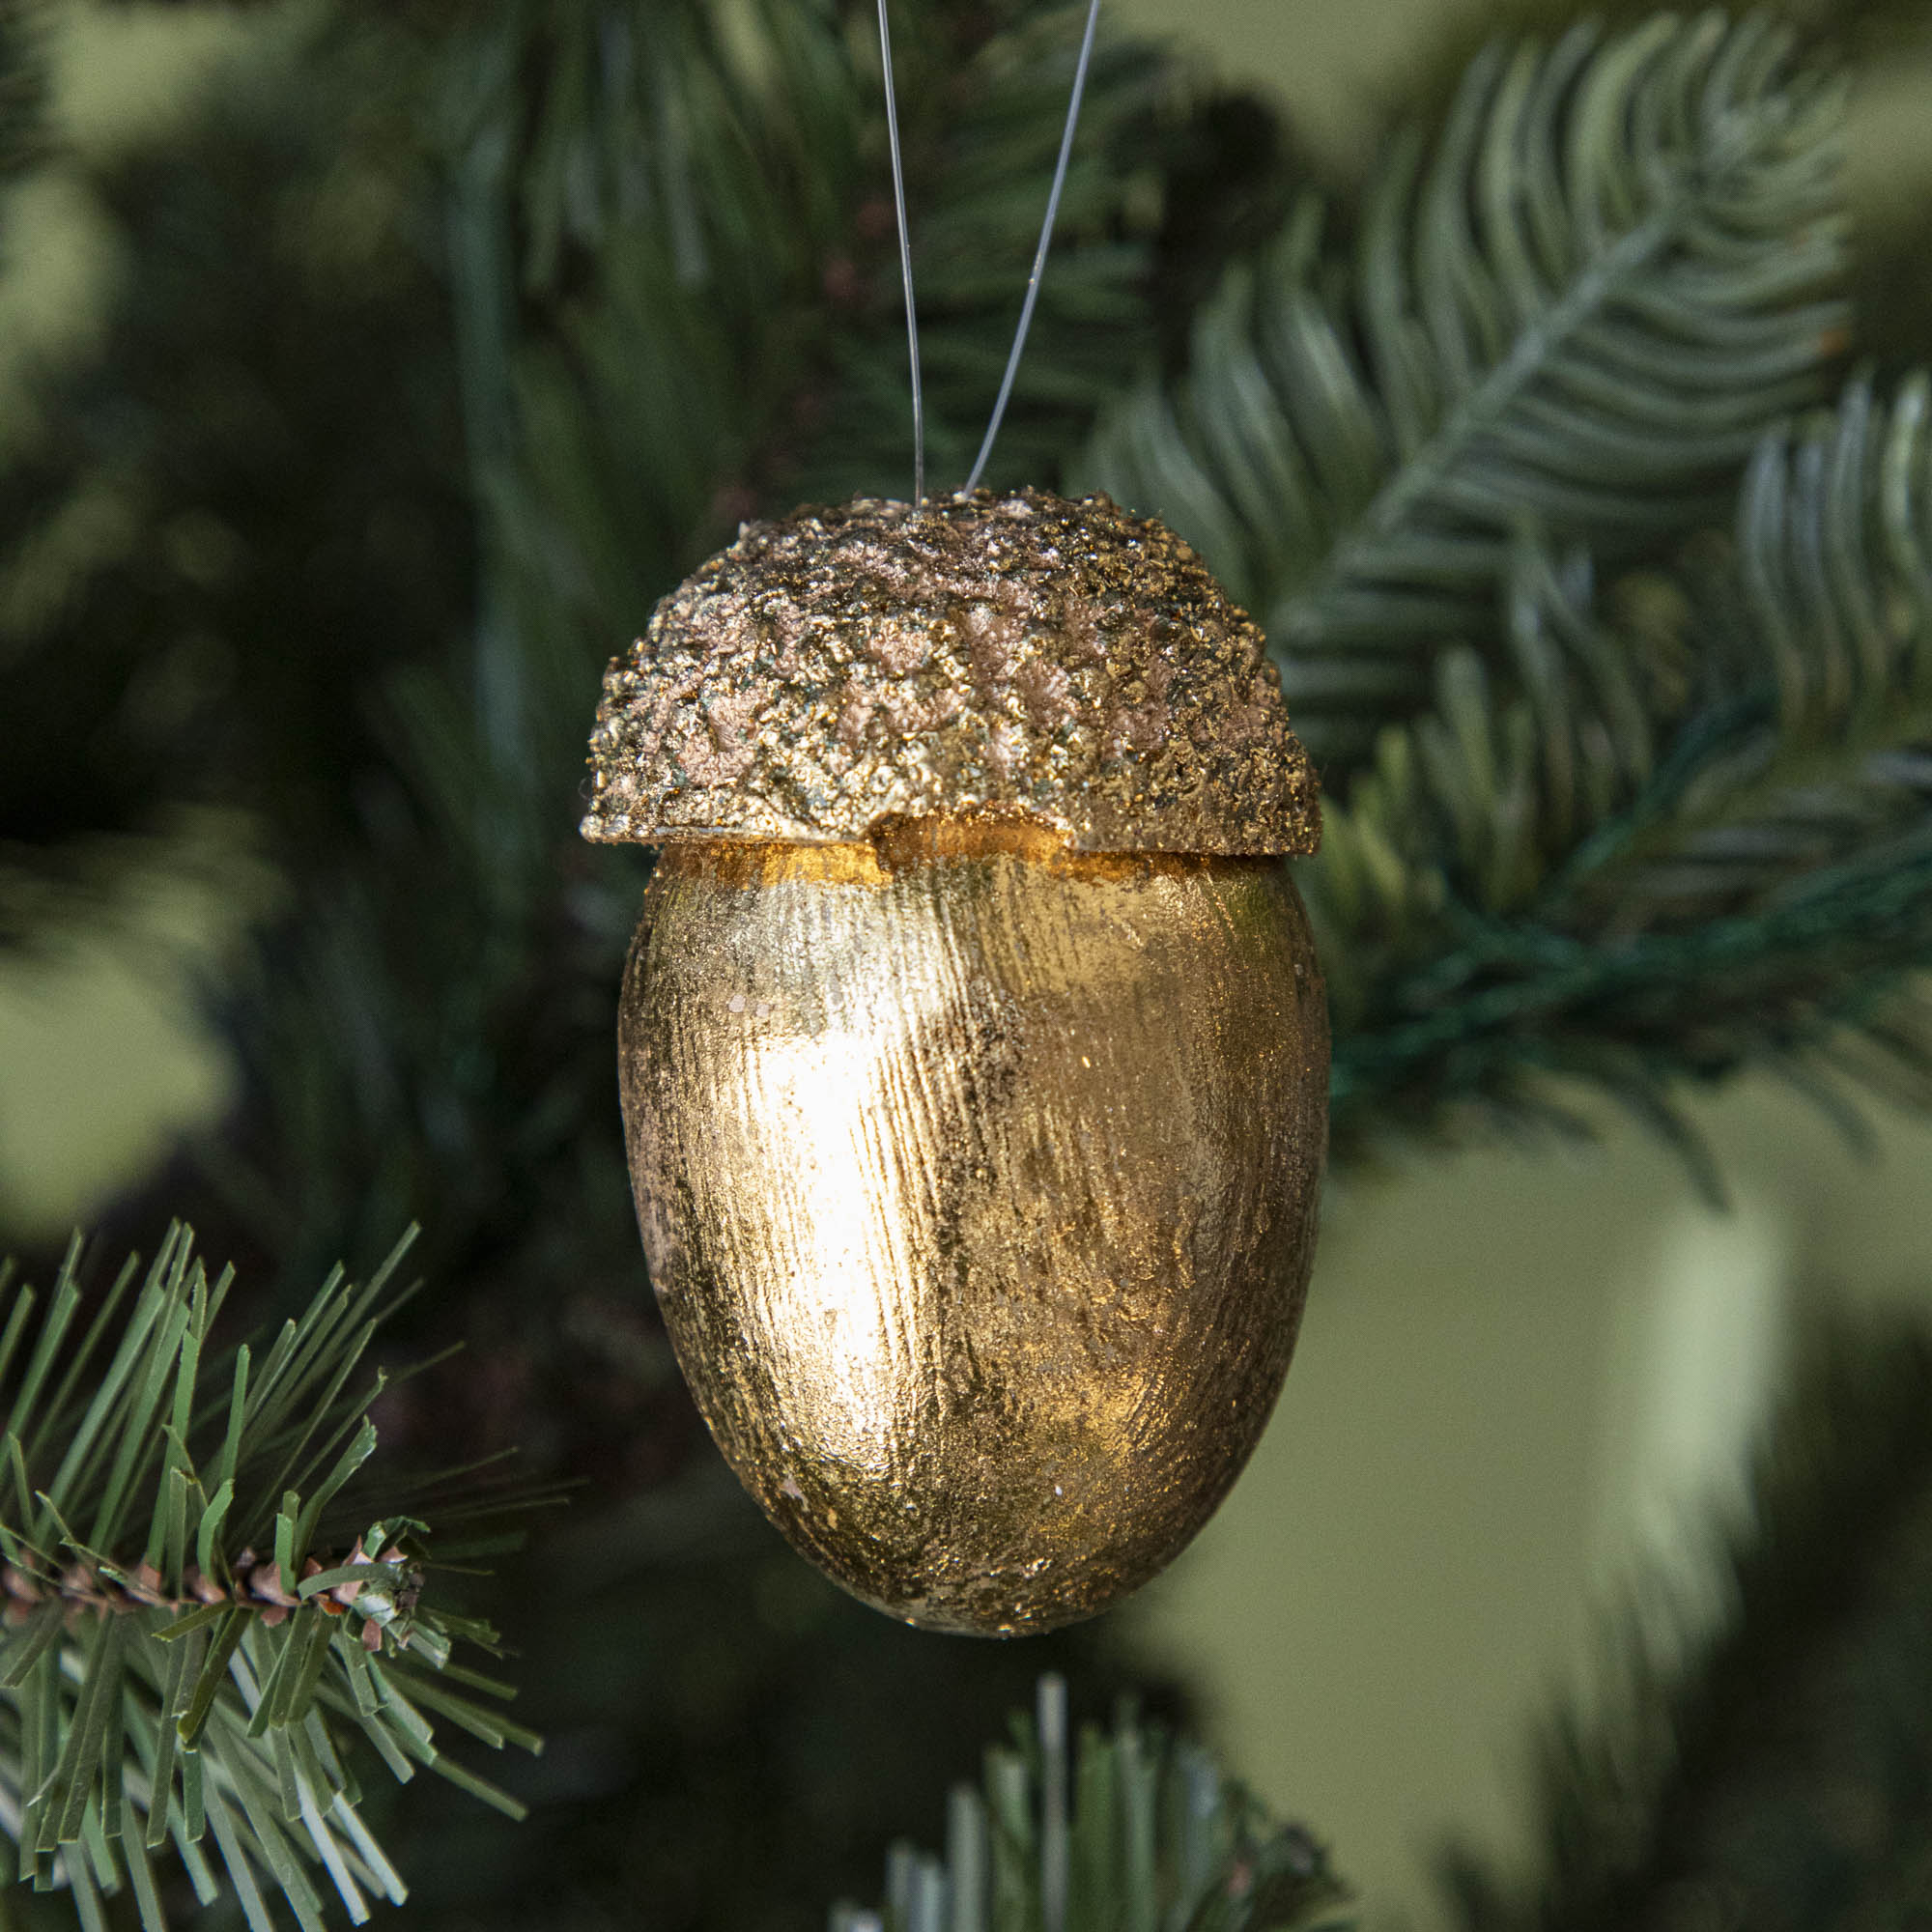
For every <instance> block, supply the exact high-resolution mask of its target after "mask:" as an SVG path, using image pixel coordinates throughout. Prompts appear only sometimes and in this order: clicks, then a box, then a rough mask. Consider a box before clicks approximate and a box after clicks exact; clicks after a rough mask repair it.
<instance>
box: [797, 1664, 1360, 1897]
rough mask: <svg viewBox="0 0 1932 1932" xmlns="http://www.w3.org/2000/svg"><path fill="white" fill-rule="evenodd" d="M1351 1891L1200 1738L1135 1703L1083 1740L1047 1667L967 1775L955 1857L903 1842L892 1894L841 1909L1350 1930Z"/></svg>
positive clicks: (959, 1800) (891, 1866)
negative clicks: (1135, 1708) (971, 1780)
mask: <svg viewBox="0 0 1932 1932" xmlns="http://www.w3.org/2000/svg"><path fill="white" fill-rule="evenodd" d="M1346 1904H1347V1892H1346V1890H1345V1889H1344V1888H1343V1886H1342V1885H1341V1884H1340V1882H1339V1881H1338V1880H1337V1879H1336V1878H1335V1876H1334V1874H1333V1873H1332V1872H1331V1871H1330V1870H1329V1868H1328V1862H1327V1858H1326V1856H1325V1854H1324V1853H1323V1852H1322V1849H1321V1846H1320V1845H1318V1844H1317V1843H1316V1841H1315V1840H1314V1839H1313V1838H1311V1837H1310V1836H1309V1835H1308V1833H1306V1832H1305V1831H1303V1830H1302V1829H1301V1828H1300V1827H1299V1826H1298V1825H1280V1824H1276V1823H1274V1822H1273V1821H1271V1820H1270V1819H1268V1818H1267V1817H1266V1816H1265V1814H1264V1812H1263V1811H1262V1809H1261V1807H1260V1806H1259V1805H1258V1804H1256V1803H1255V1801H1254V1800H1253V1799H1252V1798H1251V1797H1250V1796H1249V1795H1248V1793H1247V1792H1246V1791H1244V1790H1243V1789H1242V1788H1241V1786H1240V1785H1238V1784H1237V1783H1236V1782H1234V1781H1233V1780H1232V1779H1230V1778H1228V1777H1226V1776H1224V1775H1223V1774H1222V1772H1221V1770H1220V1768H1219V1767H1218V1766H1217V1765H1216V1764H1215V1763H1214V1760H1213V1759H1212V1758H1211V1757H1210V1756H1209V1755H1208V1752H1206V1751H1205V1750H1203V1749H1201V1748H1200V1747H1198V1746H1194V1745H1188V1744H1184V1743H1179V1742H1177V1741H1176V1740H1175V1739H1173V1738H1170V1737H1169V1736H1168V1735H1167V1734H1166V1733H1165V1732H1164V1731H1163V1730H1161V1729H1159V1728H1158V1727H1155V1726H1150V1725H1146V1724H1143V1723H1141V1722H1139V1721H1138V1720H1137V1719H1136V1718H1135V1717H1134V1716H1133V1714H1132V1713H1131V1712H1130V1711H1126V1710H1123V1711H1122V1712H1121V1713H1120V1715H1119V1716H1118V1717H1117V1718H1116V1719H1115V1722H1114V1725H1113V1728H1112V1729H1111V1730H1103V1729H1102V1728H1100V1727H1099V1726H1098V1725H1093V1724H1090V1725H1087V1726H1085V1727H1083V1728H1082V1730H1081V1732H1080V1736H1079V1738H1078V1740H1077V1741H1076V1742H1074V1743H1073V1744H1072V1746H1071V1747H1070V1748H1069V1742H1068V1735H1067V1718H1066V1686H1065V1681H1064V1680H1063V1679H1061V1678H1059V1677H1051V1676H1049V1677H1043V1678H1042V1679H1041V1680H1040V1683H1039V1691H1038V1698H1037V1710H1036V1716H1035V1718H1034V1719H1032V1720H1031V1721H1029V1720H1028V1719H1024V1718H1021V1717H1018V1716H1015V1717H1014V1719H1013V1743H1012V1744H1011V1745H1010V1746H1009V1747H997V1746H996V1747H993V1748H991V1749H989V1750H988V1751H987V1752H986V1768H985V1776H984V1778H983V1780H982V1782H981V1784H980V1787H979V1788H977V1789H976V1788H975V1787H974V1786H972V1785H968V1784H961V1785H956V1786H954V1788H953V1791H952V1804H951V1805H950V1807H949V1811H948V1816H947V1832H946V1852H945V1855H944V1856H943V1857H932V1856H929V1855H927V1854H925V1853H923V1852H920V1851H919V1850H917V1849H916V1848H915V1847H914V1846H912V1845H910V1844H905V1843H901V1844H897V1845H895V1846H894V1847H893V1850H892V1852H891V1853H890V1855H889V1856H888V1858H887V1861H886V1897H885V1900H884V1903H883V1904H882V1905H881V1907H880V1908H879V1909H878V1910H877V1911H871V1912H868V1911H863V1910H860V1909H859V1908H857V1907H854V1906H850V1905H842V1906H838V1907H835V1908H834V1910H833V1913H832V1918H831V1932H1344V1928H1345V1927H1347V1926H1348V1925H1350V1924H1351V1923H1352V1922H1353V1921H1352V1919H1351V1918H1350V1916H1349V1915H1348V1913H1347V1912H1346V1910H1345V1909H1344V1908H1345V1907H1346Z"/></svg>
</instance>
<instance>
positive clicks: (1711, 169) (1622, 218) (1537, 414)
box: [1078, 14, 1848, 792]
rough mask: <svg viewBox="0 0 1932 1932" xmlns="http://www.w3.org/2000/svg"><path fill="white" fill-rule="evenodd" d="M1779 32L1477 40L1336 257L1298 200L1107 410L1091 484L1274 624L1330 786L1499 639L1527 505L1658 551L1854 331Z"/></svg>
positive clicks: (1610, 548)
mask: <svg viewBox="0 0 1932 1932" xmlns="http://www.w3.org/2000/svg"><path fill="white" fill-rule="evenodd" d="M1785 47H1786V37H1784V36H1782V35H1780V34H1779V33H1778V32H1777V31H1776V29H1774V28H1773V27H1772V26H1770V24H1769V23H1768V22H1766V21H1765V20H1763V19H1762V18H1759V17H1755V16H1753V17H1751V18H1747V19H1745V20H1743V21H1740V22H1737V23H1735V24H1726V23H1725V22H1724V21H1723V20H1722V19H1721V17H1720V16H1718V15H1714V14H1706V15H1703V16H1701V17H1699V18H1698V19H1697V20H1695V21H1691V22H1683V21H1680V20H1678V19H1676V18H1675V17H1674V16H1670V15H1662V14H1660V15H1657V16H1655V17H1653V18H1652V19H1650V20H1648V21H1646V22H1645V23H1644V24H1643V25H1641V26H1639V27H1635V28H1633V29H1631V30H1628V31H1626V32H1624V33H1622V34H1619V35H1616V36H1612V37H1609V38H1607V39H1605V38H1604V37H1602V36H1601V35H1600V34H1599V33H1598V31H1597V30H1596V29H1594V28H1592V27H1590V26H1588V25H1579V26H1577V27H1574V28H1572V29H1571V30H1570V31H1569V32H1568V33H1567V34H1565V35H1564V36H1563V37H1562V39H1561V40H1560V41H1558V43H1556V44H1555V46H1553V47H1551V48H1548V49H1547V50H1546V49H1544V48H1541V47H1539V46H1538V45H1537V44H1536V43H1528V42H1526V43H1520V44H1518V45H1515V46H1510V45H1507V44H1503V43H1493V44H1492V45H1491V46H1490V47H1489V48H1488V49H1487V50H1486V51H1485V52H1484V53H1483V54H1482V55H1481V56H1480V57H1479V58H1478V59H1477V60H1476V61H1475V62H1473V63H1472V64H1471V66H1470V68H1469V69H1468V71H1467V72H1466V74H1465V76H1464V80H1463V87H1462V89H1461V91H1460V93H1459V95H1458V97H1457V99H1456V103H1455V105H1454V107H1453V109H1452V111H1451V113H1450V115H1449V119H1448V122H1447V125H1446V126H1445V128H1443V130H1442V132H1441V134H1440V136H1439V137H1438V139H1437V142H1436V145H1435V151H1434V153H1433V155H1432V156H1428V157H1427V162H1426V165H1425V156H1424V153H1423V149H1422V146H1421V143H1420V142H1419V141H1418V140H1417V139H1415V138H1413V137H1412V136H1405V137H1404V138H1402V139H1401V140H1399V141H1398V142H1397V143H1396V144H1395V147H1394V151H1393V153H1392V155H1391V156H1390V158H1389V160H1388V162H1387V163H1386V165H1385V166H1384V168H1383V171H1382V173H1381V176H1380V178H1379V180H1378V183H1377V184H1376V185H1375V186H1374V187H1373V188H1372V190H1371V192H1370V195H1369V198H1368V203H1367V208H1366V213H1365V219H1364V225H1363V231H1362V235H1361V239H1360V241H1359V244H1358V246H1357V249H1356V253H1355V258H1354V261H1353V263H1352V265H1350V267H1349V268H1348V269H1347V270H1344V268H1343V265H1341V264H1339V263H1335V262H1331V261H1329V260H1326V259H1324V256H1323V253H1322V250H1321V235H1320V230H1321V212H1320V210H1319V208H1317V207H1316V206H1315V205H1314V204H1313V203H1312V202H1311V203H1310V204H1308V205H1307V206H1306V207H1304V209H1303V210H1302V211H1301V212H1300V213H1299V214H1298V215H1297V216H1296V218H1295V219H1294V220H1293V222H1292V223H1291V224H1290V226H1289V227H1288V229H1287V230H1286V231H1285V232H1284V233H1283V235H1282V236H1281V237H1280V239H1279V240H1278V241H1277V242H1276V243H1275V244H1274V245H1273V247H1272V248H1271V249H1270V250H1268V251H1267V252H1266V253H1265V254H1264V256H1263V258H1262V259H1261V260H1259V261H1258V262H1257V263H1255V264H1254V265H1253V266H1252V267H1249V268H1243V269H1237V270H1235V271H1233V272H1232V273H1231V274H1230V277H1229V279H1228V282H1227V284H1226V286H1225V287H1224V288H1223V290H1222V292H1221V293H1220V295H1219V296H1218V297H1217V298H1216V299H1215V300H1214V301H1213V303H1212V304H1211V305H1210V306H1209V308H1208V312H1207V313H1206V315H1205V316H1204V317H1203V319H1202V321H1201V324H1200V326H1199V329H1198V332H1197V335H1196V339H1195V346H1194V354H1193V357H1192V360H1191V362H1190V365H1189V368H1188V371H1187V374H1186V377H1185V379H1184V381H1182V382H1181V383H1179V384H1178V385H1175V386H1173V387H1172V388H1169V387H1167V386H1165V385H1160V384H1150V385H1144V386H1143V387H1142V388H1141V390H1139V391H1138V392H1137V393H1136V394H1135V395H1133V396H1131V397H1130V398H1128V399H1127V400H1126V401H1125V402H1123V403H1122V406H1121V407H1120V408H1119V409H1118V410H1116V411H1113V412H1110V413H1109V415H1108V416H1107V417H1106V418H1105V419H1104V421H1103V423H1102V425H1101V427H1100V429H1099V431H1098V433H1097V434H1096V436H1095V439H1094V443H1093V444H1092V445H1091V447H1090V449H1089V451H1088V452H1087V455H1086V457H1085V458H1084V459H1083V461H1082V463H1081V464H1080V466H1079V469H1078V474H1079V477H1080V480H1081V481H1082V483H1083V484H1085V485H1087V486H1092V487H1099V488H1104V489H1106V490H1108V491H1109V492H1111V493H1112V494H1113V495H1115V496H1116V497H1120V498H1121V499H1122V500H1123V501H1126V502H1128V503H1131V504H1133V505H1134V506H1135V507H1137V508H1141V509H1147V510H1154V511H1157V512H1159V513H1160V514H1162V515H1163V516H1165V517H1166V518H1167V519H1168V521H1169V522H1171V523H1173V524H1174V525H1175V526H1176V527H1177V528H1179V530H1180V531H1181V532H1182V533H1183V534H1185V535H1187V536H1189V537H1191V538H1192V539H1193V540H1194V541H1195V542H1196V543H1197V544H1198V545H1199V546H1200V548H1201V549H1202V551H1203V553H1204V554H1205V555H1206V556H1207V557H1208V561H1209V563H1210V564H1211V565H1212V567H1213V568H1214V569H1215V570H1216V572H1217V573H1218V574H1219V575H1220V576H1221V577H1222V579H1223V581H1224V582H1227V583H1228V585H1229V587H1230V589H1231V590H1232V591H1233V593H1234V594H1235V595H1236V598H1237V599H1239V600H1240V601H1241V602H1243V603H1245V604H1247V605H1248V606H1249V608H1251V609H1252V610H1253V611H1255V612H1256V614H1257V615H1258V616H1259V617H1260V618H1261V619H1262V622H1263V627H1264V630H1265V631H1266V632H1267V634H1268V637H1269V639H1270V643H1271V647H1272V649H1273V650H1274V652H1275V654H1276V656H1277V659H1278V661H1279V663H1280V665H1281V668H1282V676H1283V687H1284V689H1285V691H1286V692H1287V695H1288V698H1289V703H1290V707H1291V709H1292V711H1293V714H1294V717H1295V724H1296V729H1297V731H1298V732H1299V733H1300V735H1301V736H1302V737H1303V739H1304V740H1305V741H1306V742H1307V744H1308V745H1309V747H1310V749H1311V751H1313V752H1314V753H1315V754H1316V756H1317V757H1318V759H1319V760H1320V761H1321V763H1322V765H1323V768H1324V771H1325V772H1326V774H1327V775H1328V779H1329V783H1330V787H1331V789H1339V790H1341V791H1343V792H1346V789H1347V784H1348V774H1349V767H1350V765H1351V764H1352V763H1354V762H1356V761H1359V760H1360V759H1361V758H1362V756H1363V755H1364V754H1365V753H1366V752H1367V750H1368V748H1369V746H1370V744H1371V743H1372V740H1373V735H1374V732H1375V731H1376V729H1377V728H1378V725H1380V724H1381V723H1383V722H1386V721H1388V720H1390V719H1392V718H1400V717H1403V716H1406V715H1410V714H1412V713H1413V712H1414V711H1416V710H1417V709H1420V708H1422V707H1424V706H1426V704H1427V703H1428V701H1429V697H1430V694H1431V688H1432V685H1433V683H1434V667H1435V662H1436V660H1437V658H1438V656H1439V654H1440V652H1441V651H1442V650H1443V649H1445V648H1447V647H1448V646H1449V645H1451V644H1452V643H1455V642H1457V641H1459V640H1461V641H1466V642H1467V643H1469V644H1471V645H1473V646H1474V647H1475V648H1477V649H1478V650H1479V651H1480V652H1481V653H1482V654H1483V655H1484V656H1485V657H1486V658H1488V659H1490V660H1491V661H1492V662H1493V663H1496V664H1498V665H1500V664H1503V663H1506V662H1507V659H1508V650H1507V640H1506V637H1505V628H1506V612H1507V602H1506V591H1507V586H1508V582H1509V578H1510V570H1511V557H1512V554H1513V547H1514V545H1513V540H1514V539H1515V538H1516V537H1517V536H1518V535H1519V534H1520V532H1522V531H1523V530H1525V529H1529V530H1534V531H1536V532H1539V533H1540V534H1541V535H1542V536H1543V537H1544V538H1545V539H1546V540H1548V541H1549V542H1551V543H1553V544H1557V545H1560V544H1562V543H1563V542H1564V541H1565V540H1567V539H1572V538H1577V539H1583V540H1586V541H1587V542H1588V543H1589V544H1590V545H1591V546H1592V547H1593V548H1594V549H1596V550H1598V551H1601V552H1604V553H1605V554H1617V553H1622V554H1631V553H1632V552H1634V551H1641V550H1643V549H1645V548H1646V547H1650V546H1654V545H1655V544H1656V543H1657V541H1658V540H1659V538H1660V537H1668V536H1669V535H1670V533H1672V532H1674V531H1677V530H1681V529H1683V528H1685V527H1687V526H1690V525H1692V524H1694V523H1695V522H1696V521H1698V520H1699V518H1700V517H1701V516H1703V515H1706V514H1708V513H1710V512H1711V511H1713V510H1714V509H1716V508H1718V507H1719V505H1721V503H1722V502H1723V501H1724V500H1725V499H1726V498H1727V497H1728V493H1729V489H1730V487H1731V480H1732V478H1733V477H1734V476H1735V474H1736V471H1737V469H1738V467H1739V465H1740V464H1741V463H1742V462H1743V461H1744V459H1745V457H1746V456H1747V454H1748V452H1749V451H1750V449H1751V447H1752V445H1753V444H1754V443H1755V442H1756V440H1757V439H1758V438H1759V436H1761V435H1762V434H1763V432H1764V431H1765V429H1766V428H1767V427H1768V426H1769V425H1770V424H1771V423H1772V422H1774V421H1776V419H1777V417H1778V416H1779V415H1780V414H1782V413H1783V412H1786V411H1789V410H1791V409H1793V408H1795V407H1798V406H1799V405H1801V404H1803V403H1804V402H1805V401H1807V400H1810V399H1812V398H1815V397H1816V396H1817V395H1818V394H1819V391H1820V386H1821V384H1822V381H1823V379H1824V376H1825V372H1826V370H1827V367H1828V365H1829V364H1830V362H1831V361H1832V360H1833V357H1834V356H1835V355H1836V354H1837V353H1838V352H1839V351H1840V350H1842V348H1843V347H1844V345H1845V343H1846V341H1847V339H1848V338H1847V331H1846V321H1847V316H1846V310H1845V307H1844V304H1843V302H1842V300H1841V299H1840V298H1839V297H1838V295H1837V292H1836V289H1835V287H1834V284H1835V283H1836V282H1837V280H1838V279H1839V278H1840V276H1841V274H1842V272H1843V269H1844V264H1845V245H1844V222H1843V217H1842V214H1841V213H1840V212H1839V210H1838V206H1837V195H1836V185H1835V184H1836V173H1837V149H1838V133H1839V127H1840V123H1841V119H1842V90H1841V88H1840V87H1839V86H1838V85H1837V84H1836V83H1835V82H1834V81H1833V80H1831V79H1829V78H1827V77H1825V76H1821V75H1820V74H1819V73H1817V72H1816V71H1808V70H1802V69H1801V70H1796V71H1794V70H1792V69H1791V68H1790V66H1789V63H1788V62H1787V60H1786V58H1785ZM1345 272H1346V273H1347V274H1348V276H1349V277H1350V281H1351V284H1352V287H1351V293H1350V296H1349V297H1348V298H1347V299H1346V300H1344V299H1339V298H1337V297H1336V295H1335V293H1334V289H1335V284H1336V281H1337V278H1338V276H1340V275H1342V274H1344V273H1345Z"/></svg>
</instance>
